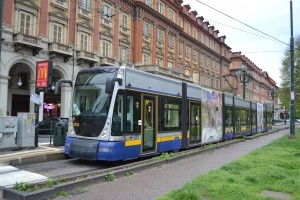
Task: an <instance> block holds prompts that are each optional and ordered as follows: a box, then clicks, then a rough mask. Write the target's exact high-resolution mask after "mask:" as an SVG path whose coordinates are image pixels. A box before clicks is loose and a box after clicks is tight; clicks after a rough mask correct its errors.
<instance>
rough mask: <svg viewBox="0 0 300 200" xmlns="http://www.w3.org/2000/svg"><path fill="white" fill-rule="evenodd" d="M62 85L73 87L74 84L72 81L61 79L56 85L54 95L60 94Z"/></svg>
mask: <svg viewBox="0 0 300 200" xmlns="http://www.w3.org/2000/svg"><path fill="white" fill-rule="evenodd" d="M62 83H68V84H69V85H70V86H71V87H72V86H73V82H72V81H71V80H65V79H60V80H58V81H57V82H56V83H55V89H54V94H60V92H61V84H62Z"/></svg>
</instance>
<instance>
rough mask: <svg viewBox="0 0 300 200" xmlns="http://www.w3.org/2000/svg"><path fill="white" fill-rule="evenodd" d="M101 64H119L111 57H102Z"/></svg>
mask: <svg viewBox="0 0 300 200" xmlns="http://www.w3.org/2000/svg"><path fill="white" fill-rule="evenodd" d="M100 64H102V65H118V62H117V61H116V60H115V59H113V58H110V57H100Z"/></svg>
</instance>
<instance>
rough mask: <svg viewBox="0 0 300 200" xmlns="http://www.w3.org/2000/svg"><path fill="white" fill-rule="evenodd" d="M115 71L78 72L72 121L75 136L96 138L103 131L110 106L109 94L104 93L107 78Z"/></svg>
mask: <svg viewBox="0 0 300 200" xmlns="http://www.w3.org/2000/svg"><path fill="white" fill-rule="evenodd" d="M115 71H116V69H101V70H100V69H99V70H94V71H83V72H79V73H78V75H77V78H76V82H75V86H74V93H73V103H72V119H73V126H74V131H75V133H76V134H77V135H80V136H85V137H97V136H99V134H100V133H101V131H102V130H103V127H104V124H105V121H106V118H107V114H108V109H109V105H110V99H111V98H110V96H111V95H110V94H107V93H105V84H106V79H107V77H108V76H109V75H110V74H111V73H114V72H115Z"/></svg>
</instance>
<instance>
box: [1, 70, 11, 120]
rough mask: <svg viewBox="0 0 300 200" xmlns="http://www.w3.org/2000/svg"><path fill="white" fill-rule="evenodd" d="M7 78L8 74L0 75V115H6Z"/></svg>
mask: <svg viewBox="0 0 300 200" xmlns="http://www.w3.org/2000/svg"><path fill="white" fill-rule="evenodd" d="M8 79H10V77H9V76H1V75H0V91H1V98H0V116H7V98H8V96H7V95H8Z"/></svg>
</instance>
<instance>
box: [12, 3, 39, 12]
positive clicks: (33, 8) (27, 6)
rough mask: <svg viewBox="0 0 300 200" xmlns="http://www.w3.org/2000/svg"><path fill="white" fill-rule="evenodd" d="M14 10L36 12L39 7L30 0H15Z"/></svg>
mask: <svg viewBox="0 0 300 200" xmlns="http://www.w3.org/2000/svg"><path fill="white" fill-rule="evenodd" d="M15 3H16V10H18V9H21V10H25V11H28V12H31V13H34V14H38V10H39V9H40V7H39V6H38V5H37V4H36V3H35V2H34V1H32V0H15Z"/></svg>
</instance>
